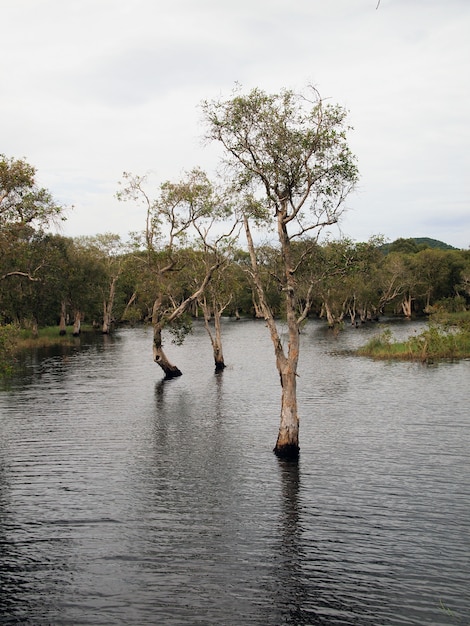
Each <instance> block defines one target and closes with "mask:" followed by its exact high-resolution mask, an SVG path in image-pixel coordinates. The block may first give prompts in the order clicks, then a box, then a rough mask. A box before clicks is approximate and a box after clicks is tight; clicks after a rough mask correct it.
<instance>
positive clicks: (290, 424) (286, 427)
mask: <svg viewBox="0 0 470 626" xmlns="http://www.w3.org/2000/svg"><path fill="white" fill-rule="evenodd" d="M244 224H245V233H246V239H247V243H248V251H249V253H250V259H251V267H252V279H253V283H254V285H255V288H256V292H257V295H258V298H259V304H260V307H261V309H262V311H263V314H264V319H265V320H266V324H267V326H268V328H269V333H270V335H271V341H272V343H273V346H274V353H275V356H276V366H277V370H278V372H279V376H280V379H281V387H282V395H281V420H280V425H279V433H278V437H277V441H276V445H275V446H274V453H275V454H276V456H278V457H279V458H282V459H286V460H297V459H298V457H299V416H298V412H297V380H296V378H297V365H298V360H299V347H300V335H299V327H298V323H297V319H296V315H295V302H294V289H293V281H294V279H293V274H292V272H291V271H290V270H291V259H290V258H289V242H288V238H287V233H286V232H285V228H283V226H282V225H279V230H280V237H279V238H280V241H281V245H282V248H283V249H282V253H283V257H284V264H285V268H286V272H285V280H286V286H285V293H286V314H287V327H288V333H289V343H288V348H287V355H286V354H285V352H284V348H283V346H282V341H281V337H280V335H279V331H278V328H277V326H276V322H275V320H274V316H273V314H272V311H271V309H270V307H269V305H268V303H267V301H266V297H265V292H264V289H263V284H262V282H261V278H260V275H259V271H258V263H257V259H256V251H255V246H254V243H253V239H252V236H251V231H250V227H249V223H248V219H247V218H246V217H245V219H244Z"/></svg>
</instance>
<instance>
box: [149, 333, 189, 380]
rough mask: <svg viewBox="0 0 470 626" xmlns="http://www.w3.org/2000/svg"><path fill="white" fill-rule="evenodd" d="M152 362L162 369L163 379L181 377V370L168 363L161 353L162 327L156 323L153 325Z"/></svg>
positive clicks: (162, 352)
mask: <svg viewBox="0 0 470 626" xmlns="http://www.w3.org/2000/svg"><path fill="white" fill-rule="evenodd" d="M153 360H154V361H155V363H157V364H158V365H159V366H160V367H161V368H162V370H163V372H164V374H165V378H176V377H177V376H181V375H182V372H181V370H179V369H178V368H177V367H176V365H173V364H172V363H170V361H169V360H168V358H167V356H166V354H165V352H164V351H163V345H162V327H161V325H160V324H159V323H158V322H157V323H154V325H153Z"/></svg>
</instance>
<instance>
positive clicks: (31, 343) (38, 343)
mask: <svg viewBox="0 0 470 626" xmlns="http://www.w3.org/2000/svg"><path fill="white" fill-rule="evenodd" d="M95 332H96V329H94V328H93V326H91V325H88V324H82V326H81V327H80V335H84V334H87V333H95ZM78 338H79V337H74V336H73V334H72V327H71V326H70V327H68V328H67V331H66V334H65V335H60V334H59V327H58V326H46V327H45V328H39V330H38V333H37V335H35V334H34V333H33V331H32V330H31V329H29V328H23V329H21V330H20V331H19V335H18V338H17V340H16V348H17V349H18V350H23V349H27V348H47V347H49V346H55V345H61V346H63V345H70V346H73V345H75V344H76V342H77V339H78Z"/></svg>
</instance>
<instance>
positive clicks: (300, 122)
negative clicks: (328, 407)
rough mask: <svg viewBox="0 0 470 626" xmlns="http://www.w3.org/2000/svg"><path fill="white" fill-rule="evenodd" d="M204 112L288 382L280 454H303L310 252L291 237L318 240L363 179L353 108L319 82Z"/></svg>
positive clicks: (208, 106) (206, 107)
mask: <svg viewBox="0 0 470 626" xmlns="http://www.w3.org/2000/svg"><path fill="white" fill-rule="evenodd" d="M203 111H204V115H205V119H206V122H207V127H208V139H210V140H216V141H219V142H220V143H221V144H222V146H223V148H224V149H225V153H226V157H227V159H226V160H227V164H228V165H229V167H231V168H232V172H233V175H234V178H235V179H236V180H237V183H238V188H239V190H240V192H241V193H242V194H244V196H245V202H244V203H243V204H242V207H241V210H242V213H243V219H244V225H245V233H246V238H247V243H248V249H249V252H250V259H251V275H252V279H253V282H254V285H255V289H256V293H257V296H258V299H259V303H260V306H261V308H262V311H263V315H264V318H265V320H266V323H267V326H268V328H269V331H270V335H271V339H272V343H273V346H274V353H275V358H276V366H277V369H278V372H279V376H280V381H281V388H282V396H281V419H280V427H279V434H278V438H277V442H276V445H275V448H274V452H275V453H276V454H277V455H278V456H279V457H282V458H289V459H297V458H298V454H299V416H298V410H297V390H296V378H297V368H298V360H299V349H300V340H299V330H300V323H301V321H302V320H303V319H304V317H305V313H304V311H299V302H298V298H297V282H296V275H297V274H298V273H299V271H300V268H301V266H302V264H303V263H304V261H305V259H306V257H303V258H302V257H301V258H296V259H295V260H294V256H293V254H292V243H293V242H294V241H296V240H302V239H306V238H317V237H318V234H319V232H320V231H321V230H322V229H323V228H324V227H327V226H330V225H332V224H334V223H336V222H337V221H338V219H339V217H340V215H341V213H342V211H343V207H344V200H345V198H346V196H347V194H348V193H349V192H350V191H351V190H352V188H353V187H354V184H355V183H356V180H357V176H358V172H357V167H356V164H355V159H354V157H353V155H352V154H351V152H350V150H349V148H348V145H347V142H346V131H347V129H348V128H347V126H346V111H345V110H344V109H343V108H341V107H339V106H334V105H326V104H325V103H324V102H323V101H322V100H321V98H320V97H319V94H318V93H317V91H316V90H315V89H313V88H312V89H310V90H309V92H308V93H307V94H306V95H302V94H297V93H294V92H293V91H287V90H286V91H282V92H281V93H277V94H272V95H270V94H266V93H265V92H263V91H261V90H259V89H254V90H253V91H251V92H250V93H248V94H247V95H242V94H240V93H235V94H234V95H233V97H231V98H229V99H221V100H215V101H205V102H204V103H203ZM256 221H258V223H264V224H265V225H271V226H274V227H275V229H276V231H277V238H278V242H279V246H280V253H281V268H280V269H281V271H280V272H279V275H278V276H277V280H278V283H279V290H280V291H281V292H282V294H283V298H284V307H285V315H286V320H287V329H288V331H287V332H288V344H287V347H284V345H283V341H282V336H281V331H280V329H279V328H278V326H277V324H276V321H275V318H274V314H273V311H272V309H271V307H270V306H269V304H268V300H267V298H266V290H265V285H264V283H263V280H262V273H261V268H260V260H259V255H258V250H257V248H256V246H255V242H254V238H253V233H252V230H253V225H254V224H255V222H256Z"/></svg>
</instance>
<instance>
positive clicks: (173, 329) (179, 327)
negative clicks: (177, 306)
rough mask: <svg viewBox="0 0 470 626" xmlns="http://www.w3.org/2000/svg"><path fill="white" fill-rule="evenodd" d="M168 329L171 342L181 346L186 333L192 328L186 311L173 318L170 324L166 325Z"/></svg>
mask: <svg viewBox="0 0 470 626" xmlns="http://www.w3.org/2000/svg"><path fill="white" fill-rule="evenodd" d="M168 330H169V331H170V333H171V335H172V340H171V343H174V344H175V345H177V346H181V345H182V343H183V342H184V340H185V339H186V337H187V335H189V333H191V332H192V330H193V325H192V319H191V316H190V315H189V314H188V313H184V314H183V315H181V316H180V317H177V318H175V319H174V320H173V321H172V323H171V325H170V326H168Z"/></svg>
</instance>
